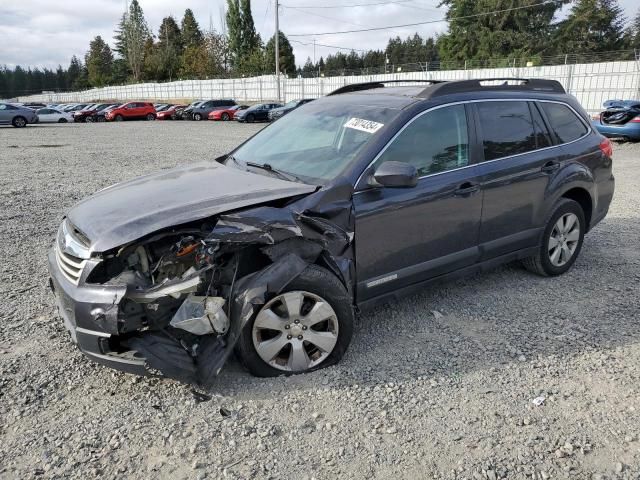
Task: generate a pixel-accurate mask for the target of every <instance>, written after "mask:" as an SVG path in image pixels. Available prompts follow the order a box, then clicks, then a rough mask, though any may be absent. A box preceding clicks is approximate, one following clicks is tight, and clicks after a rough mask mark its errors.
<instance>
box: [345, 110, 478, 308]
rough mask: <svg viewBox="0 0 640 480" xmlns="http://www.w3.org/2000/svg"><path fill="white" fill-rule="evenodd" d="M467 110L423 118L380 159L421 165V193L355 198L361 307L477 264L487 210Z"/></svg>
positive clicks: (373, 191)
mask: <svg viewBox="0 0 640 480" xmlns="http://www.w3.org/2000/svg"><path fill="white" fill-rule="evenodd" d="M468 123H469V122H468V121H467V111H466V109H465V106H464V105H452V106H446V107H442V108H438V109H435V110H432V111H430V112H427V113H423V114H421V115H419V116H418V117H416V118H415V119H414V120H413V121H412V122H411V123H409V124H408V126H406V127H405V128H404V130H402V131H401V132H400V133H399V134H398V135H396V137H395V138H394V139H393V140H392V141H391V142H390V144H389V145H388V146H387V147H386V149H385V150H383V152H382V154H381V155H380V156H379V158H378V159H377V160H376V162H375V164H374V169H375V168H376V167H378V166H379V165H381V164H382V163H384V162H386V161H400V162H407V163H410V164H412V165H414V166H415V167H416V169H417V170H418V175H419V176H420V180H419V181H418V184H417V185H416V186H415V187H409V188H388V187H387V188H383V187H373V188H368V189H364V190H362V191H358V192H356V193H355V195H354V208H355V214H356V244H355V251H356V268H357V279H358V280H357V283H358V285H357V295H358V302H362V301H365V300H367V299H369V298H372V297H376V296H378V295H382V294H385V293H387V292H389V291H392V290H396V289H398V288H401V287H405V286H409V285H411V284H414V283H417V282H420V281H423V280H426V279H429V278H433V277H437V276H439V275H442V274H445V273H447V272H451V271H453V270H457V269H459V268H464V267H466V266H469V265H472V264H474V263H475V262H476V261H477V259H478V235H479V228H480V218H481V211H482V197H481V195H480V189H479V183H480V179H479V175H478V170H477V166H475V165H472V164H471V163H472V162H471V160H470V145H471V144H472V143H473V142H472V141H470V137H471V135H470V132H469V129H468V127H467V125H468Z"/></svg>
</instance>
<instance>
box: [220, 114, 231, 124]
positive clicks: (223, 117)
mask: <svg viewBox="0 0 640 480" xmlns="http://www.w3.org/2000/svg"><path fill="white" fill-rule="evenodd" d="M221 118H222V121H223V122H227V121H229V119H230V118H231V117H229V114H228V113H227V112H224V113H223V114H222V117H221Z"/></svg>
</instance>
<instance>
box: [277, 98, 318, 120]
mask: <svg viewBox="0 0 640 480" xmlns="http://www.w3.org/2000/svg"><path fill="white" fill-rule="evenodd" d="M313 100H314V99H313V98H301V99H300V100H291V101H290V102H287V103H285V104H284V105H283V106H282V107H278V108H274V109H273V110H269V121H270V122H273V121H274V120H277V119H279V118H280V117H283V116H284V115H286V114H287V113H289V112H291V111H293V110H295V109H296V108H298V107H301V106H302V105H304V104H305V103H309V102H312V101H313Z"/></svg>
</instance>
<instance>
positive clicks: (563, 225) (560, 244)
mask: <svg viewBox="0 0 640 480" xmlns="http://www.w3.org/2000/svg"><path fill="white" fill-rule="evenodd" d="M585 231H586V221H585V217H584V211H583V210H582V207H581V206H580V204H579V203H578V202H576V201H574V200H570V199H568V198H563V199H561V200H560V201H559V202H558V203H557V204H556V207H555V209H554V210H553V213H552V214H551V215H550V217H549V219H548V220H547V225H546V227H545V229H544V232H543V234H542V240H541V243H540V247H539V250H538V253H537V254H536V255H534V256H532V257H529V258H527V259H525V260H523V264H524V266H525V268H526V269H527V270H529V271H531V272H533V273H537V274H538V275H542V276H545V277H554V276H557V275H562V274H563V273H565V272H567V271H568V270H569V269H570V268H571V267H572V266H573V264H574V263H575V261H576V259H577V258H578V255H579V254H580V250H582V242H583V240H584V234H585Z"/></svg>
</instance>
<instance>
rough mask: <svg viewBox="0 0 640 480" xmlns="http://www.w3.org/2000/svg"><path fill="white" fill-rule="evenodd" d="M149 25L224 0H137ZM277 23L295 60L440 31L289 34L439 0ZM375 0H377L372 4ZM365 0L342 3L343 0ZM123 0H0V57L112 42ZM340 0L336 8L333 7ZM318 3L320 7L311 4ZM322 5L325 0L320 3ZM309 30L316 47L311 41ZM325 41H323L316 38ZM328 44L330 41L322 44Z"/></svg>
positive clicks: (429, 11)
mask: <svg viewBox="0 0 640 480" xmlns="http://www.w3.org/2000/svg"><path fill="white" fill-rule="evenodd" d="M619 1H620V5H621V6H622V7H623V8H624V10H625V14H626V16H627V17H628V18H631V17H633V16H634V15H635V14H636V12H637V11H638V8H640V1H639V0H619ZM139 2H140V5H141V6H142V9H143V10H144V13H145V17H146V19H147V22H148V23H149V26H150V27H151V29H152V30H153V32H154V33H157V31H158V27H159V25H160V22H161V20H162V18H163V17H165V16H167V15H173V16H174V18H176V19H177V20H178V22H179V21H180V19H181V18H182V15H183V14H184V10H185V9H186V8H191V9H192V10H193V12H194V14H195V16H196V19H197V20H198V22H199V24H200V27H201V28H203V29H208V28H209V26H210V25H212V26H213V27H214V28H215V29H216V30H218V31H220V30H221V29H222V21H221V20H222V18H223V16H224V14H223V12H224V5H226V0H139ZM280 2H281V6H280V30H282V31H283V32H284V33H285V34H286V35H287V36H288V37H289V40H290V41H291V45H292V46H293V49H294V54H295V56H296V63H297V64H299V65H302V64H303V63H304V62H305V60H306V59H307V57H310V58H311V59H312V60H313V59H314V51H315V59H316V60H319V59H320V56H326V55H328V54H330V53H336V52H337V51H340V50H338V49H336V48H331V47H342V48H343V49H344V50H343V51H344V52H348V51H349V50H350V49H352V48H353V49H355V50H356V51H358V50H368V49H384V47H385V46H386V44H387V40H388V39H389V37H391V36H400V37H402V38H405V37H407V36H409V35H413V33H415V32H416V31H417V32H418V33H420V35H422V36H423V37H425V36H432V35H434V34H437V33H443V32H444V31H446V23H445V22H439V23H432V24H429V25H422V26H415V27H404V28H394V29H392V30H383V31H374V32H362V33H354V34H331V35H313V36H294V34H317V33H323V32H335V31H341V30H353V29H356V30H357V29H363V28H369V27H378V26H387V25H399V24H407V23H415V22H423V21H430V20H438V19H441V18H443V17H444V15H445V11H446V9H445V8H437V5H438V3H439V0H394V1H388V0H387V1H385V0H321V1H318V0H280ZM274 3H275V0H253V1H252V2H251V4H252V10H253V19H254V22H255V25H256V29H257V30H258V32H259V33H260V35H261V36H262V38H263V40H264V41H265V42H266V41H267V40H268V39H269V38H270V37H271V36H272V35H273V32H274ZM376 3H379V5H372V4H376ZM358 4H366V5H364V6H353V7H344V6H345V5H358ZM125 5H126V0H0V65H8V66H9V67H13V66H15V65H22V66H31V67H36V66H38V67H48V68H55V67H57V66H58V65H59V64H61V65H63V66H67V65H68V64H69V60H70V59H71V56H72V55H77V56H78V57H80V58H83V57H84V54H85V53H86V51H87V49H88V48H89V42H90V41H91V40H92V39H93V38H94V37H95V36H96V35H101V36H102V37H103V38H104V39H105V40H106V41H107V42H108V43H109V44H110V45H112V46H113V31H114V29H115V27H116V25H117V24H118V22H119V20H120V18H121V16H122V13H123V11H124V9H125ZM334 6H343V7H342V8H333V7H334ZM318 7H323V8H318ZM327 7H329V8H327ZM314 38H315V41H316V47H315V49H314V47H313V40H314ZM324 45H327V46H324ZM329 46H331V47H329Z"/></svg>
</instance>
